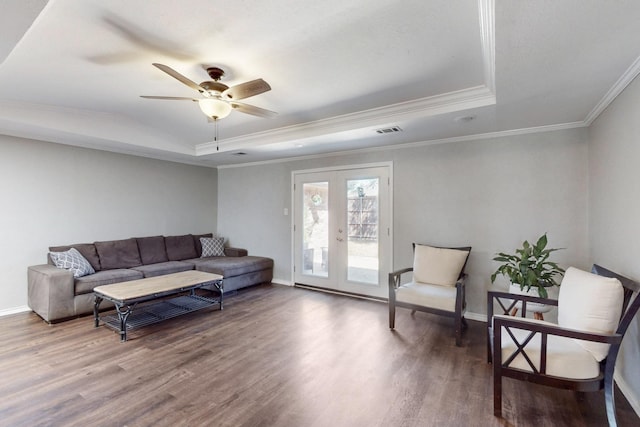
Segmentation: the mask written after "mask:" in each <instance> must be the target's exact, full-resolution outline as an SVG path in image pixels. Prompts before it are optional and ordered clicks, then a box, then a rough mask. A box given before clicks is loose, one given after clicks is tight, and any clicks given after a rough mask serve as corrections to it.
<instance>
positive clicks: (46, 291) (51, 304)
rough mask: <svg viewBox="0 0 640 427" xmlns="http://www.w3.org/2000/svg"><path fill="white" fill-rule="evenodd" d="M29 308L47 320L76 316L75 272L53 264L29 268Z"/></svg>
mask: <svg viewBox="0 0 640 427" xmlns="http://www.w3.org/2000/svg"><path fill="white" fill-rule="evenodd" d="M27 293H28V295H27V298H28V304H29V308H31V310H33V311H34V312H36V313H37V314H38V315H39V316H40V317H42V318H43V319H44V320H45V321H47V322H52V321H55V320H60V319H64V318H68V317H72V316H75V306H74V302H73V299H74V279H73V273H72V272H71V271H68V270H64V269H61V268H57V267H55V266H53V265H49V264H42V265H32V266H30V267H29V268H28V270H27Z"/></svg>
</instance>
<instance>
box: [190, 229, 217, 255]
mask: <svg viewBox="0 0 640 427" xmlns="http://www.w3.org/2000/svg"><path fill="white" fill-rule="evenodd" d="M201 237H213V233H207V234H194V235H193V243H194V244H195V245H196V256H202V243H200V238H201Z"/></svg>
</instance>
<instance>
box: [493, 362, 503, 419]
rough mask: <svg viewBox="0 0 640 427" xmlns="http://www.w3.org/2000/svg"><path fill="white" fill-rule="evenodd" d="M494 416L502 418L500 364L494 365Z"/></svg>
mask: <svg viewBox="0 0 640 427" xmlns="http://www.w3.org/2000/svg"><path fill="white" fill-rule="evenodd" d="M493 415H495V416H496V417H502V376H501V374H500V363H495V361H494V363H493Z"/></svg>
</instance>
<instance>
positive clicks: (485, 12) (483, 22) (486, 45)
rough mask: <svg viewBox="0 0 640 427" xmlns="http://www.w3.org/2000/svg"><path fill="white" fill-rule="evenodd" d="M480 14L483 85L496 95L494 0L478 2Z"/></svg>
mask: <svg viewBox="0 0 640 427" xmlns="http://www.w3.org/2000/svg"><path fill="white" fill-rule="evenodd" d="M478 12H479V14H480V43H481V45H482V63H483V66H484V84H485V86H486V87H487V88H488V89H489V90H490V91H491V92H493V93H494V94H495V93H496V30H495V0H478Z"/></svg>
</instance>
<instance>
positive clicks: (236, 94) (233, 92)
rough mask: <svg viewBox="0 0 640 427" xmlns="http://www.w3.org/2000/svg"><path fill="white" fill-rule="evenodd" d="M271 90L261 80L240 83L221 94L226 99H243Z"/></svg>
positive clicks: (267, 84)
mask: <svg viewBox="0 0 640 427" xmlns="http://www.w3.org/2000/svg"><path fill="white" fill-rule="evenodd" d="M270 90H271V86H269V83H267V82H265V81H264V80H262V79H256V80H251V81H250V82H246V83H240V84H239V85H235V86H231V87H230V88H229V89H227V90H225V91H224V92H222V97H223V98H226V99H233V100H236V99H244V98H249V97H250V96H255V95H259V94H261V93H264V92H267V91H270Z"/></svg>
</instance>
